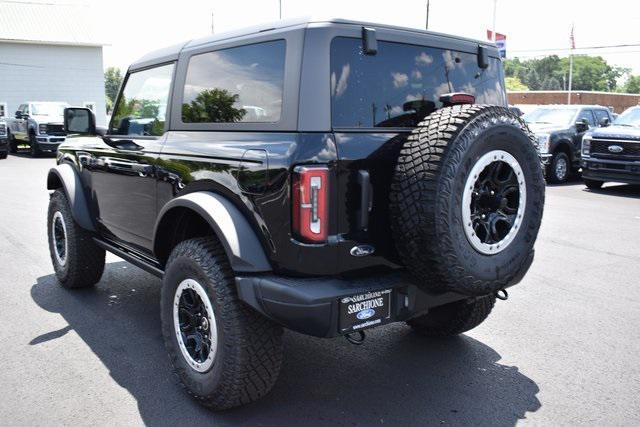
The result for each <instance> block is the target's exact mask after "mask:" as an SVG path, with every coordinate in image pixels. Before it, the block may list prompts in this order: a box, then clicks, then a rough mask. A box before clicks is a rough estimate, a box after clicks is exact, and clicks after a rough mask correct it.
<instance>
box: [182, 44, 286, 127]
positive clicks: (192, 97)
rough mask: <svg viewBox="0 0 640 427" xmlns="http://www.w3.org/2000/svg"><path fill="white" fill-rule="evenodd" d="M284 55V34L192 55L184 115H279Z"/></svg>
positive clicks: (208, 119) (210, 119) (214, 118)
mask: <svg viewBox="0 0 640 427" xmlns="http://www.w3.org/2000/svg"><path fill="white" fill-rule="evenodd" d="M284 61H285V42H284V40H277V41H273V42H267V43H257V44H253V45H248V46H241V47H234V48H231V49H224V50H218V51H216V52H208V53H203V54H200V55H195V56H193V57H191V59H190V60H189V67H188V69H187V78H186V81H185V85H184V98H183V101H182V102H183V104H182V121H183V122H185V123H236V122H277V121H279V120H280V114H281V112H282V91H283V89H282V88H283V84H284Z"/></svg>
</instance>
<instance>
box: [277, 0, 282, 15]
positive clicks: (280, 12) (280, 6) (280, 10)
mask: <svg viewBox="0 0 640 427" xmlns="http://www.w3.org/2000/svg"><path fill="white" fill-rule="evenodd" d="M278 19H282V0H278Z"/></svg>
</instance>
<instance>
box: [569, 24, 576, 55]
mask: <svg viewBox="0 0 640 427" xmlns="http://www.w3.org/2000/svg"><path fill="white" fill-rule="evenodd" d="M569 42H570V43H571V49H575V48H576V38H575V37H574V36H573V24H571V34H570V35H569Z"/></svg>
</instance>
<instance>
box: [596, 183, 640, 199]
mask: <svg viewBox="0 0 640 427" xmlns="http://www.w3.org/2000/svg"><path fill="white" fill-rule="evenodd" d="M585 191H590V192H592V193H596V194H602V195H606V196H618V197H627V198H630V199H640V185H630V184H618V185H611V184H609V185H606V184H605V186H604V187H602V188H600V189H597V190H589V189H587V188H585Z"/></svg>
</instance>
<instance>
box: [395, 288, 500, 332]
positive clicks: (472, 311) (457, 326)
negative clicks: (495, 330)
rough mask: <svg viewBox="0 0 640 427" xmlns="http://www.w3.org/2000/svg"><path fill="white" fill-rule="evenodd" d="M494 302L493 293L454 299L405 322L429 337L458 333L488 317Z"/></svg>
mask: <svg viewBox="0 0 640 427" xmlns="http://www.w3.org/2000/svg"><path fill="white" fill-rule="evenodd" d="M495 302H496V297H495V296H493V295H487V296H484V297H479V298H469V299H467V300H461V301H455V302H452V303H449V304H445V305H442V306H440V307H435V308H432V309H431V310H429V312H428V313H427V314H425V315H422V316H419V317H415V318H413V319H411V320H409V321H407V324H408V325H409V326H411V327H412V328H413V329H414V330H415V331H416V332H418V333H420V334H422V335H426V336H430V337H447V336H452V335H458V334H461V333H463V332H467V331H469V330H471V329H473V328H475V327H476V326H478V325H479V324H481V323H482V322H483V321H484V320H485V319H486V318H487V317H489V314H490V313H491V310H492V309H493V306H494V304H495Z"/></svg>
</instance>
